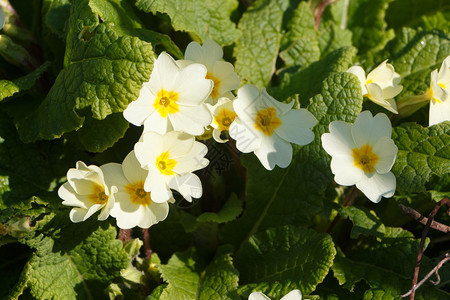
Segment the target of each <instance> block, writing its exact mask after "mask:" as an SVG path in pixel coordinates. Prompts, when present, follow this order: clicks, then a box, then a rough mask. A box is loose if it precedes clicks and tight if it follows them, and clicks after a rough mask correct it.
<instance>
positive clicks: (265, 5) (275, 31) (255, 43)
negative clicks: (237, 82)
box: [233, 0, 289, 88]
mask: <svg viewBox="0 0 450 300" xmlns="http://www.w3.org/2000/svg"><path fill="white" fill-rule="evenodd" d="M288 5H289V1H288V0H274V1H266V0H259V1H256V2H255V3H254V4H253V6H251V7H249V8H248V10H247V11H246V12H245V13H244V14H243V16H242V18H241V20H240V21H239V25H238V28H239V29H240V30H241V31H242V36H241V37H240V38H239V39H238V40H237V41H236V46H235V47H234V53H233V54H234V56H235V57H236V64H235V66H236V72H237V74H238V75H239V77H240V79H241V81H242V82H243V83H251V84H254V85H256V86H258V87H260V88H261V87H265V86H267V84H268V83H269V81H270V79H271V78H272V74H273V73H274V72H275V62H276V59H277V56H278V50H279V48H280V42H281V37H282V28H281V26H282V24H283V14H284V12H285V11H286V9H287V8H288Z"/></svg>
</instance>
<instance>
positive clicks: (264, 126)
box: [255, 107, 281, 136]
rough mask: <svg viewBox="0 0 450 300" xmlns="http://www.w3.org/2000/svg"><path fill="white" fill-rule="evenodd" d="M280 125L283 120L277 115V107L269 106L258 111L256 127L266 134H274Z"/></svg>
mask: <svg viewBox="0 0 450 300" xmlns="http://www.w3.org/2000/svg"><path fill="white" fill-rule="evenodd" d="M280 125H281V120H280V119H279V118H278V117H277V111H276V110H275V108H273V107H268V108H266V109H261V110H260V111H258V112H257V113H256V122H255V128H256V129H258V130H261V131H262V132H264V134H265V135H269V136H270V135H272V134H273V131H274V130H275V129H277V128H278V127H280Z"/></svg>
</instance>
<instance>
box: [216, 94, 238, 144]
mask: <svg viewBox="0 0 450 300" xmlns="http://www.w3.org/2000/svg"><path fill="white" fill-rule="evenodd" d="M211 113H212V115H213V121H212V123H211V127H212V128H213V133H212V135H213V138H214V140H216V142H219V143H225V142H227V141H228V140H223V139H222V138H221V137H220V134H221V133H222V132H224V131H228V130H229V129H230V125H231V123H233V121H234V119H236V116H237V115H236V113H235V112H234V108H233V101H232V100H230V99H228V98H226V97H222V98H219V100H218V101H217V103H216V105H214V106H213V107H211Z"/></svg>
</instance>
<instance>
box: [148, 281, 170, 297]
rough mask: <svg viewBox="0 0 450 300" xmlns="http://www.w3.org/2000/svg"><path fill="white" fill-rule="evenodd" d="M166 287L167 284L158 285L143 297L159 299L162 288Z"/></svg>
mask: <svg viewBox="0 0 450 300" xmlns="http://www.w3.org/2000/svg"><path fill="white" fill-rule="evenodd" d="M166 287H167V284H161V285H158V286H157V287H156V288H155V289H154V290H153V291H152V293H151V294H150V295H149V296H148V297H147V298H145V300H159V299H161V294H162V293H163V292H164V289H165V288H166Z"/></svg>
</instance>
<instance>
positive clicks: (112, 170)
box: [100, 163, 129, 187]
mask: <svg viewBox="0 0 450 300" xmlns="http://www.w3.org/2000/svg"><path fill="white" fill-rule="evenodd" d="M100 168H101V169H102V171H103V174H104V176H105V182H106V185H108V186H113V185H115V186H119V187H125V186H126V185H128V184H129V182H128V180H127V179H126V178H125V175H124V174H123V170H122V165H120V164H117V163H109V164H105V165H102V166H100Z"/></svg>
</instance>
